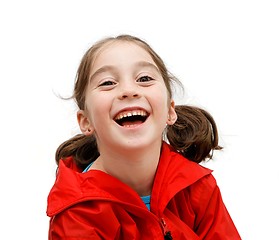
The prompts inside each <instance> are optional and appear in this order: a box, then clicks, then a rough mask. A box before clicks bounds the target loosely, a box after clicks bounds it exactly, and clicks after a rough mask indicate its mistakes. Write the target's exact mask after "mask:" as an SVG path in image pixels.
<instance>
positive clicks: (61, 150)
mask: <svg viewBox="0 0 279 240" xmlns="http://www.w3.org/2000/svg"><path fill="white" fill-rule="evenodd" d="M99 155H100V154H99V151H98V147H97V142H96V138H95V137H94V135H91V136H86V135H83V134H77V135H76V136H74V137H72V138H70V139H69V140H67V141H65V142H63V143H62V144H61V145H60V146H59V147H58V148H57V150H56V153H55V160H56V163H57V164H58V163H59V161H60V160H61V159H63V158H66V157H69V156H72V157H73V158H74V161H75V163H76V164H77V166H78V167H79V168H81V169H84V168H85V167H87V165H88V164H89V163H91V162H93V161H94V160H96V159H97V158H98V157H99Z"/></svg>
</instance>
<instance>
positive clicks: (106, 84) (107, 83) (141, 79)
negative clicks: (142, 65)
mask: <svg viewBox="0 0 279 240" xmlns="http://www.w3.org/2000/svg"><path fill="white" fill-rule="evenodd" d="M152 80H154V78H152V77H150V76H147V75H146V76H142V77H139V78H138V79H137V80H136V81H137V82H140V83H148V82H150V81H152ZM115 84H116V83H115V82H114V81H110V80H107V81H104V82H102V83H101V84H100V85H99V87H110V86H113V85H115Z"/></svg>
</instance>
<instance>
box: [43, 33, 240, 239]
mask: <svg viewBox="0 0 279 240" xmlns="http://www.w3.org/2000/svg"><path fill="white" fill-rule="evenodd" d="M175 81H177V80H176V79H175V77H174V76H172V75H171V74H170V73H169V72H168V70H167V69H166V66H165V65H164V63H163V61H162V59H161V58H160V57H159V56H158V55H157V54H156V53H155V52H154V51H153V50H152V49H151V47H150V46H149V45H148V44H147V43H146V42H144V41H143V40H141V39H139V38H136V37H133V36H129V35H120V36H118V37H116V38H106V39H104V40H101V41H99V42H97V43H96V44H95V45H93V46H92V47H91V48H90V49H89V50H88V51H87V52H86V54H85V55H84V57H83V59H82V61H81V64H80V66H79V68H78V72H77V79H76V84H75V88H74V94H73V97H74V98H75V100H76V102H77V105H78V107H79V111H78V112H77V120H78V124H79V126H80V130H81V132H82V134H78V135H77V136H75V137H73V138H71V139H69V140H68V141H66V142H64V143H62V144H61V145H60V147H59V148H58V149H57V152H56V161H57V164H58V166H59V167H58V171H57V178H56V181H55V184H54V186H53V187H52V189H51V191H50V194H49V197H48V207H47V214H48V216H49V217H51V219H50V227H49V239H51V240H56V239H71V240H73V239H75V240H77V239H121V240H122V239H124V240H125V239H127V240H131V239H141V240H144V239H193V240H195V239H207V240H209V239H212V240H213V239H214V240H218V239H222V240H224V239H230V240H232V239H233V240H237V239H240V236H239V234H238V232H237V230H236V228H235V226H234V223H233V221H232V219H231V218H230V215H229V213H228V211H227V209H226V207H225V205H224V203H223V201H222V198H221V194H220V190H219V188H218V186H217V185H216V181H215V179H214V177H213V175H212V174H211V170H209V169H207V168H204V167H202V166H201V165H199V164H198V163H200V162H201V161H203V160H205V159H207V158H211V157H212V151H213V150H216V149H221V148H220V147H219V146H218V133H217V128H216V125H215V122H214V120H213V118H212V117H211V116H210V115H209V114H208V113H207V112H206V111H204V110H202V109H199V108H196V107H190V106H175V104H174V101H173V99H172V92H171V85H172V83H173V82H175Z"/></svg>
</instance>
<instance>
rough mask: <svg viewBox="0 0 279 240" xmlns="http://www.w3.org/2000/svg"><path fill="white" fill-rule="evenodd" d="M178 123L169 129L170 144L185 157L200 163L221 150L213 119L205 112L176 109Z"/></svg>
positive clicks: (192, 109)
mask: <svg viewBox="0 0 279 240" xmlns="http://www.w3.org/2000/svg"><path fill="white" fill-rule="evenodd" d="M175 111H176V113H177V121H176V122H175V123H174V124H173V125H169V126H168V127H167V133H166V135H167V138H168V141H169V143H170V144H171V145H172V146H173V147H174V148H175V149H176V150H177V151H178V152H179V153H180V154H182V155H183V156H184V157H186V158H188V159H189V160H191V161H193V162H197V163H200V162H201V161H203V160H206V159H207V158H208V159H211V158H212V155H213V150H220V149H222V147H220V146H219V145H218V131H217V126H216V123H215V121H214V119H213V117H212V116H211V115H210V114H209V113H208V112H207V111H205V110H203V109H201V108H198V107H193V106H186V105H179V106H176V107H175Z"/></svg>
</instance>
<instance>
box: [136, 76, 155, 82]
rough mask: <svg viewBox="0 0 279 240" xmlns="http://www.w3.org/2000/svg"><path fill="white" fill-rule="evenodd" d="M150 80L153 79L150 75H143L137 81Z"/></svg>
mask: <svg viewBox="0 0 279 240" xmlns="http://www.w3.org/2000/svg"><path fill="white" fill-rule="evenodd" d="M151 80H154V79H153V78H152V77H149V76H143V77H140V78H139V79H138V80H137V81H138V82H148V81H151Z"/></svg>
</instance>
